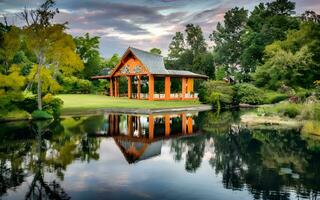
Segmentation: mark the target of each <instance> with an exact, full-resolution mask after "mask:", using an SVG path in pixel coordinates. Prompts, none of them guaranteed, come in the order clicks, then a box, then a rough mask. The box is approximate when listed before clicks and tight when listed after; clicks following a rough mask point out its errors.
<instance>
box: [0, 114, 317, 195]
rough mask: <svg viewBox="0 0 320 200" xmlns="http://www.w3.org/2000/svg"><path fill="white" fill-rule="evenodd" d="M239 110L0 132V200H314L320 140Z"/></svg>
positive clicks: (84, 120)
mask: <svg viewBox="0 0 320 200" xmlns="http://www.w3.org/2000/svg"><path fill="white" fill-rule="evenodd" d="M240 115H241V112H224V113H220V114H217V113H213V112H211V111H210V112H200V113H196V112H191V113H188V112H187V113H171V114H155V115H126V114H114V113H104V114H102V115H97V116H83V117H73V118H72V117H70V118H66V119H61V120H59V121H41V122H33V123H31V122H12V123H2V124H0V130H1V134H0V137H1V139H0V170H1V174H0V176H1V177H0V186H1V194H0V195H1V197H0V198H1V199H70V198H71V199H320V142H319V140H316V139H315V138H314V137H313V136H309V135H303V134H301V133H300V130H299V129H297V128H296V129H286V128H280V127H273V126H261V127H248V126H246V125H244V124H242V123H240V122H239V116H240Z"/></svg>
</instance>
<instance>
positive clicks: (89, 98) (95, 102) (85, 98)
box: [56, 94, 200, 113]
mask: <svg viewBox="0 0 320 200" xmlns="http://www.w3.org/2000/svg"><path fill="white" fill-rule="evenodd" d="M56 97H58V98H60V99H61V100H63V102H64V104H63V108H62V112H63V113H65V112H73V111H77V112H78V111H85V110H90V109H100V108H101V109H102V108H130V109H138V108H141V109H156V108H159V109H161V108H179V107H190V106H197V105H200V102H199V101H195V100H190V101H189V100H188V101H148V100H134V99H128V98H126V97H123V98H122V97H120V98H115V97H108V96H102V95H93V94H62V95H57V96H56Z"/></svg>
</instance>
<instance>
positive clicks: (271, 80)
mask: <svg viewBox="0 0 320 200" xmlns="http://www.w3.org/2000/svg"><path fill="white" fill-rule="evenodd" d="M319 44H320V27H319V25H317V24H315V23H313V22H306V23H302V24H301V25H300V29H299V30H295V31H290V32H289V33H288V34H287V38H286V40H283V41H276V42H274V43H272V44H271V45H268V46H267V47H266V50H265V54H266V55H265V62H264V64H263V65H261V66H259V67H258V68H257V71H256V73H254V74H253V77H254V80H255V81H256V84H257V85H258V86H267V87H269V88H271V89H277V88H278V87H279V86H281V85H282V84H285V85H288V86H291V87H304V88H308V87H312V86H313V83H314V81H316V80H317V77H319V76H320V58H319V57H320V47H319Z"/></svg>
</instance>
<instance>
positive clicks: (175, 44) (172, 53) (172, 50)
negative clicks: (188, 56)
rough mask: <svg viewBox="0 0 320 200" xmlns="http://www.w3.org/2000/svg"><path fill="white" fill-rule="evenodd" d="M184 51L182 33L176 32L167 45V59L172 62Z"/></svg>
mask: <svg viewBox="0 0 320 200" xmlns="http://www.w3.org/2000/svg"><path fill="white" fill-rule="evenodd" d="M184 50H185V41H184V36H183V33H181V32H176V34H175V36H174V37H173V38H172V41H171V43H170V45H169V54H168V57H169V58H170V59H173V60H175V59H178V58H180V56H181V54H182V53H183V52H184Z"/></svg>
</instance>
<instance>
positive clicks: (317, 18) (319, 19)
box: [301, 10, 320, 24]
mask: <svg viewBox="0 0 320 200" xmlns="http://www.w3.org/2000/svg"><path fill="white" fill-rule="evenodd" d="M301 19H302V20H303V21H311V22H314V23H318V24H320V15H318V14H317V13H316V12H314V11H312V10H307V11H305V12H304V13H303V14H302V15H301Z"/></svg>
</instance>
